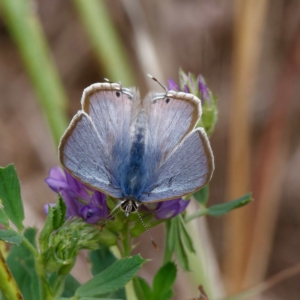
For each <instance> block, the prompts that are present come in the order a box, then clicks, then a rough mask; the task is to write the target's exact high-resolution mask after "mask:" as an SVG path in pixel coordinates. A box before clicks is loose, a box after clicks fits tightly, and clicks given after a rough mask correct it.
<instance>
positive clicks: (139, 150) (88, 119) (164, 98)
mask: <svg viewBox="0 0 300 300" xmlns="http://www.w3.org/2000/svg"><path fill="white" fill-rule="evenodd" d="M81 104H82V109H81V110H80V111H78V113H77V114H76V115H75V116H74V117H73V119H72V121H71V123H70V125H69V127H68V128H67V130H66V132H65V133H64V135H63V137H62V139H61V142H60V145H59V158H60V161H61V163H62V165H63V166H64V167H65V168H66V169H67V170H68V171H69V172H70V173H71V174H72V175H73V176H74V177H75V178H77V179H78V180H80V181H82V182H83V183H85V184H87V185H89V186H91V187H92V188H94V189H96V190H99V191H101V192H103V193H104V194H107V195H109V196H111V197H113V198H117V199H120V200H121V201H122V202H121V204H120V207H121V209H122V210H124V211H125V215H126V216H129V214H130V213H132V212H135V211H136V210H137V208H138V205H139V204H141V203H143V204H147V203H153V202H159V201H166V200H170V199H175V198H179V197H182V196H184V195H188V194H191V193H194V192H196V191H197V190H199V189H200V188H201V187H203V186H204V185H206V184H207V183H208V182H209V180H210V179H211V176H212V173H213V170H214V159H213V154H212V150H211V147H210V144H209V141H208V138H207V135H206V133H205V131H204V129H203V128H195V126H196V124H197V122H198V121H199V118H200V116H201V102H200V100H199V99H198V98H197V97H196V96H194V95H192V94H188V93H183V92H177V91H172V90H170V91H166V93H149V94H148V95H147V96H146V97H145V98H144V99H143V100H142V99H141V98H140V95H139V92H138V90H137V89H136V88H130V89H129V88H123V87H122V86H121V84H119V83H108V82H105V83H95V84H93V85H91V86H89V87H88V88H86V89H85V90H84V92H83V96H82V100H81Z"/></svg>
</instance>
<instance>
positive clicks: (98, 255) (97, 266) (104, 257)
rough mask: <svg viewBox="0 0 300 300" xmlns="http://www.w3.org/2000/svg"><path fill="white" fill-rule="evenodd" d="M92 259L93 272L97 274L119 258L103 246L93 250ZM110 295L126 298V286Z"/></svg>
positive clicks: (111, 296)
mask: <svg viewBox="0 0 300 300" xmlns="http://www.w3.org/2000/svg"><path fill="white" fill-rule="evenodd" d="M90 261H91V264H92V267H91V272H92V274H93V275H94V276H95V275H97V274H99V273H101V272H102V271H104V270H105V269H107V268H108V267H109V266H111V265H112V264H113V263H114V262H116V261H117V258H116V257H115V256H114V255H113V254H112V253H111V251H110V250H109V248H108V247H107V246H101V247H100V248H99V249H97V250H94V251H91V253H90ZM105 296H108V295H105ZM109 296H110V298H120V299H126V294H125V290H124V288H120V289H119V290H117V291H115V292H113V293H110V294H109Z"/></svg>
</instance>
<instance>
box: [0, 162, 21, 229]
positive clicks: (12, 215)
mask: <svg viewBox="0 0 300 300" xmlns="http://www.w3.org/2000/svg"><path fill="white" fill-rule="evenodd" d="M0 199H1V202H2V205H3V207H4V212H5V213H6V215H7V216H8V218H9V219H10V220H11V221H12V222H13V223H14V224H15V225H16V226H17V228H18V229H19V230H22V229H23V227H24V226H23V223H22V222H23V220H24V209H23V203H22V199H21V192H20V182H19V178H18V175H17V172H16V170H15V167H14V165H8V166H7V167H5V168H1V167H0ZM2 215H3V214H2Z"/></svg>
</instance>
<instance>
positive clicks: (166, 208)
mask: <svg viewBox="0 0 300 300" xmlns="http://www.w3.org/2000/svg"><path fill="white" fill-rule="evenodd" d="M189 203H190V200H183V199H182V198H178V199H174V200H168V201H163V202H157V203H153V204H148V205H147V206H145V205H143V206H142V209H143V210H146V211H148V212H150V213H153V214H154V215H155V218H156V219H158V220H163V219H171V218H174V217H175V216H177V215H179V214H181V213H182V212H183V211H184V210H185V209H186V208H187V206H188V205H189Z"/></svg>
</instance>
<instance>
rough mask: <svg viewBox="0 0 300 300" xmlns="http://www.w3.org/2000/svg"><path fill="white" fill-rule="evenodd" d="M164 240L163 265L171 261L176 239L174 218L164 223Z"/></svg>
mask: <svg viewBox="0 0 300 300" xmlns="http://www.w3.org/2000/svg"><path fill="white" fill-rule="evenodd" d="M165 224H166V238H165V241H166V243H165V253H164V263H166V262H168V261H170V260H171V259H172V256H173V253H174V250H175V245H176V239H177V238H178V233H177V226H176V217H175V218H173V219H170V220H167V221H166V223H165Z"/></svg>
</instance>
